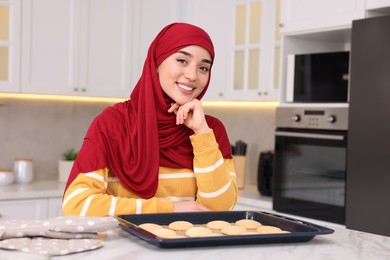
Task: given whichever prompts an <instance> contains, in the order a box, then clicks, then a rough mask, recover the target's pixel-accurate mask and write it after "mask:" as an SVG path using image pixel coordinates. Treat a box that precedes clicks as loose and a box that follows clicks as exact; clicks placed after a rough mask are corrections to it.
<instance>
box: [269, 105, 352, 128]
mask: <svg viewBox="0 0 390 260" xmlns="http://www.w3.org/2000/svg"><path fill="white" fill-rule="evenodd" d="M276 127H290V128H310V129H334V130H348V107H278V108H277V109H276Z"/></svg>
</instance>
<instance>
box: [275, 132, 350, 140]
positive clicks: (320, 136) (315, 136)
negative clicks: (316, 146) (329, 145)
mask: <svg viewBox="0 0 390 260" xmlns="http://www.w3.org/2000/svg"><path fill="white" fill-rule="evenodd" d="M275 135H277V136H288V137H301V138H312V139H328V140H344V139H345V137H344V136H343V135H326V134H307V133H292V132H284V131H276V132H275Z"/></svg>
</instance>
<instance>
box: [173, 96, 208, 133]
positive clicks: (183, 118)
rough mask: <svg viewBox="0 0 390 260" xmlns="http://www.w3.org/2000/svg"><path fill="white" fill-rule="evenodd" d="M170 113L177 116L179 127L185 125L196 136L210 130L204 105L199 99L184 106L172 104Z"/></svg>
mask: <svg viewBox="0 0 390 260" xmlns="http://www.w3.org/2000/svg"><path fill="white" fill-rule="evenodd" d="M168 112H169V113H172V112H173V113H175V114H176V124H177V125H179V124H184V125H185V126H187V127H188V128H190V129H192V130H193V131H194V133H195V134H200V133H203V132H206V131H209V130H210V128H209V126H208V125H207V122H206V118H205V116H204V111H203V106H202V103H201V102H200V101H199V100H198V99H193V100H191V101H190V102H188V103H185V104H184V105H179V104H177V103H175V104H172V106H171V107H170V108H169V109H168Z"/></svg>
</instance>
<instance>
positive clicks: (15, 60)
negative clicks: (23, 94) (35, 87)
mask: <svg viewBox="0 0 390 260" xmlns="http://www.w3.org/2000/svg"><path fill="white" fill-rule="evenodd" d="M20 21H21V2H20V0H16V1H1V2H0V92H19V91H20V84H19V78H20V76H19V73H20V70H19V68H20V58H19V56H20Z"/></svg>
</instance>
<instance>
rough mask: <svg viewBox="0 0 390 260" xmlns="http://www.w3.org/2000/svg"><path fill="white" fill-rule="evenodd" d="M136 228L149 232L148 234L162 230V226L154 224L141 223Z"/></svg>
mask: <svg viewBox="0 0 390 260" xmlns="http://www.w3.org/2000/svg"><path fill="white" fill-rule="evenodd" d="M138 227H140V228H142V229H145V230H146V231H149V232H150V233H153V231H154V230H156V229H160V228H163V227H162V226H160V225H158V224H154V223H143V224H140V225H138Z"/></svg>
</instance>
